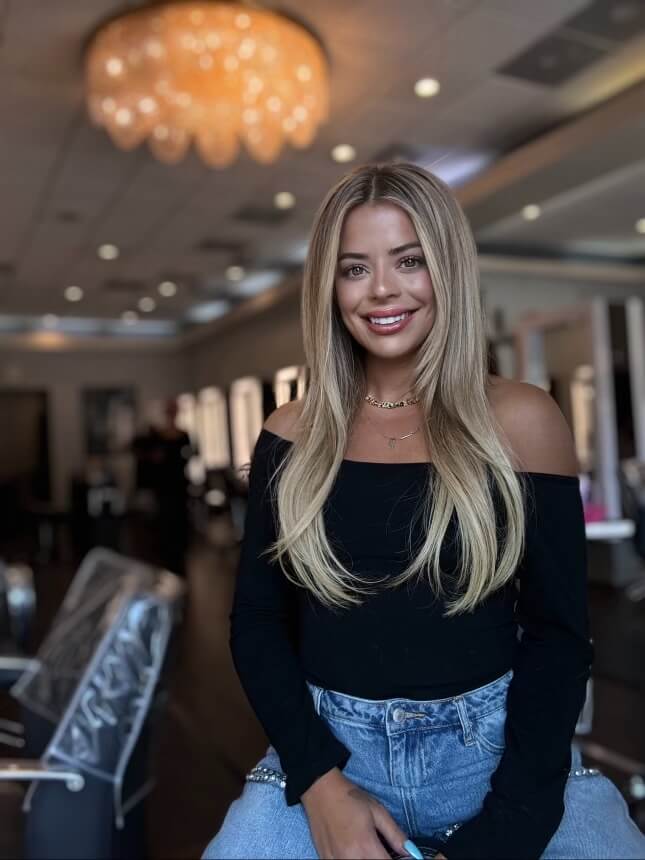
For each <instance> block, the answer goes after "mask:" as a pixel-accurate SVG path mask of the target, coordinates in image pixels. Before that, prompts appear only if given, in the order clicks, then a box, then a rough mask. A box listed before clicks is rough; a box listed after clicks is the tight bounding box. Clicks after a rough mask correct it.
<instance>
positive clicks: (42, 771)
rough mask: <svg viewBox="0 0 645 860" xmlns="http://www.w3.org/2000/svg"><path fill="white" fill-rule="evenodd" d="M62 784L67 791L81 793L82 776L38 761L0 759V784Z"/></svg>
mask: <svg viewBox="0 0 645 860" xmlns="http://www.w3.org/2000/svg"><path fill="white" fill-rule="evenodd" d="M9 781H11V782H34V781H36V782H45V781H46V782H64V783H65V785H66V786H67V788H68V789H69V791H81V790H82V789H83V787H84V786H85V780H84V778H83V775H82V774H80V773H79V772H78V771H75V770H70V769H69V768H66V767H61V766H59V765H48V764H43V763H42V762H41V761H40V759H23V760H22V761H21V760H20V759H12V758H0V782H9Z"/></svg>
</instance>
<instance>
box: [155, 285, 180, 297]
mask: <svg viewBox="0 0 645 860" xmlns="http://www.w3.org/2000/svg"><path fill="white" fill-rule="evenodd" d="M157 289H158V290H159V293H160V295H162V296H164V298H167V299H169V298H170V297H171V296H174V295H176V293H177V284H176V283H175V282H174V281H162V282H161V283H160V284H159V286H158V287H157Z"/></svg>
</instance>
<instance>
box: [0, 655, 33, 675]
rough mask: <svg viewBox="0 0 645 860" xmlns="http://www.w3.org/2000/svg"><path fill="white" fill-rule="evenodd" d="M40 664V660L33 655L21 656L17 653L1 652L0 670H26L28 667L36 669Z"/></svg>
mask: <svg viewBox="0 0 645 860" xmlns="http://www.w3.org/2000/svg"><path fill="white" fill-rule="evenodd" d="M39 666H40V663H39V661H38V660H35V659H34V658H33V657H21V656H16V655H15V654H0V672H3V671H7V672H20V673H22V672H26V671H27V670H28V669H30V670H32V671H33V670H35V669H37V668H38V667H39Z"/></svg>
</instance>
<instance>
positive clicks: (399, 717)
mask: <svg viewBox="0 0 645 860" xmlns="http://www.w3.org/2000/svg"><path fill="white" fill-rule="evenodd" d="M392 719H393V720H394V722H395V723H402V722H403V720H404V719H405V711H404V710H402V709H401V708H395V709H394V710H393V711H392Z"/></svg>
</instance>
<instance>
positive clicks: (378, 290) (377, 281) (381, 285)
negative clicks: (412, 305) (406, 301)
mask: <svg viewBox="0 0 645 860" xmlns="http://www.w3.org/2000/svg"><path fill="white" fill-rule="evenodd" d="M370 292H371V294H372V296H373V297H374V298H376V299H384V298H386V297H388V296H398V295H400V294H401V290H400V289H399V286H398V284H397V283H396V278H392V277H388V276H387V273H386V272H385V270H384V267H383V266H377V268H376V270H375V272H374V278H373V280H372V282H371V289H370Z"/></svg>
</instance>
